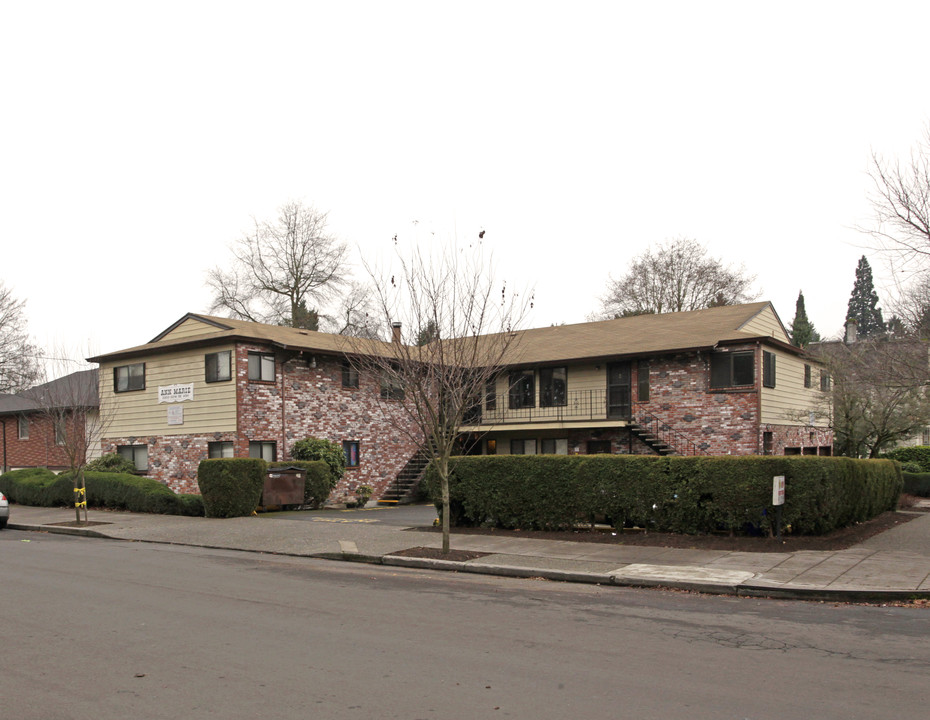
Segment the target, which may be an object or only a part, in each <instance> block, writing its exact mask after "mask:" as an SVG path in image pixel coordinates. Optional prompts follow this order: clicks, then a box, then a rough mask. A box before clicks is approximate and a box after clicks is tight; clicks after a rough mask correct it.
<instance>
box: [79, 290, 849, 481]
mask: <svg viewBox="0 0 930 720" xmlns="http://www.w3.org/2000/svg"><path fill="white" fill-rule="evenodd" d="M391 346H392V344H391V343H381V344H379V345H376V346H375V347H376V348H381V349H382V350H383V352H384V353H385V354H386V355H388V356H390V353H391ZM349 347H351V345H350V344H349V343H347V341H346V339H345V338H342V337H340V336H335V335H329V334H326V333H319V332H313V331H308V330H301V329H296V328H286V327H278V326H272V325H263V324H259V323H250V322H245V321H241V320H232V319H227V318H218V317H211V316H206V315H195V314H189V315H186V316H185V317H183V318H181V319H180V320H179V321H178V322H176V323H174V324H173V325H172V326H171V327H169V328H168V329H166V330H165V331H164V332H162V333H161V334H159V335H158V336H157V337H156V338H154V339H153V340H152V341H151V342H149V343H147V344H145V345H140V346H138V347H134V348H129V349H127V350H121V351H118V352H113V353H108V354H106V355H101V356H98V357H95V358H91V361H92V362H99V363H100V396H101V411H102V412H106V413H107V414H108V415H109V416H112V418H113V421H112V424H111V426H110V431H109V432H108V433H107V435H106V437H105V438H104V440H103V444H104V449H105V450H106V451H117V452H119V453H121V454H122V455H124V456H125V457H127V458H129V459H132V460H133V461H134V462H135V463H136V465H137V467H138V469H139V470H140V472H144V473H145V474H147V475H149V476H151V477H154V478H156V479H158V480H160V481H162V482H164V483H166V484H168V485H169V486H170V487H172V488H173V489H174V490H176V491H181V492H196V491H197V483H196V471H197V465H198V463H199V462H200V461H201V460H203V459H204V458H207V457H247V456H250V455H251V456H258V457H264V458H266V459H274V460H285V461H286V460H288V459H290V454H289V453H290V450H291V447H292V446H293V444H294V442H295V441H297V440H300V439H302V438H304V437H308V436H315V437H323V438H327V439H329V440H332V441H335V442H337V443H340V444H341V445H342V446H343V449H344V451H345V453H346V457H347V459H348V460H349V466H350V467H349V469H348V471H347V472H346V475H345V477H344V478H343V480H342V482H341V485H340V486H339V487H337V489H336V491H335V493H336V495H337V496H338V495H342V494H346V493H350V492H351V491H352V489H354V487H355V486H357V485H359V484H367V485H370V486H372V487H373V488H374V490H375V493H374V497H375V498H378V497H380V496H381V495H382V494H384V492H385V491H386V490H387V489H388V488H389V486H390V485H391V484H392V482H393V481H394V480H395V478H396V477H397V476H398V474H399V473H400V472H401V470H403V469H404V467H405V466H406V465H407V463H408V461H411V460H412V459H413V458H414V457H415V455H416V453H417V448H418V444H419V443H418V440H419V438H418V437H417V435H416V432H415V430H414V429H413V428H412V427H411V426H409V425H407V424H406V421H405V420H404V417H405V416H404V414H403V413H402V412H400V409H399V408H400V406H399V404H398V402H399V401H397V400H392V399H391V394H390V392H385V388H384V387H382V386H381V384H380V380H379V378H376V377H366V376H365V374H364V373H362V374H361V375H360V374H359V373H358V372H357V371H356V370H355V369H354V366H353V365H351V364H350V363H349V362H348V361H347V359H346V357H347V356H346V351H347V348H349ZM506 365H507V367H506V368H505V369H504V371H503V372H501V374H500V375H499V376H498V379H497V381H496V382H495V383H491V384H489V386H488V388H487V392H486V395H485V397H484V398H483V401H482V403H481V408H480V417H479V416H478V415H476V416H473V417H472V418H471V419H470V421H471V422H472V423H473V424H472V425H469V426H468V427H466V428H464V431H465V433H464V436H463V438H464V439H465V442H464V447H465V448H466V451H468V452H473V453H475V452H477V453H489V454H492V453H499V454H507V453H561V454H566V453H597V452H610V453H652V452H678V453H682V454H688V453H694V454H708V455H720V454H728V453H733V454H753V453H759V454H762V453H774V454H783V453H784V454H791V453H797V454H801V453H805V454H830V453H831V452H832V433H831V431H830V429H829V428H828V427H826V426H824V425H823V424H822V423H821V422H820V421H817V420H815V418H814V417H813V415H812V414H811V413H812V411H813V409H814V407H815V404H816V400H817V391H816V389H814V388H813V387H812V384H813V382H812V380H811V378H812V377H813V375H814V373H816V372H818V371H819V366H818V365H817V364H816V363H815V362H814V361H813V360H810V359H809V358H806V357H805V356H804V354H803V352H802V351H801V350H799V349H798V348H795V347H793V346H792V345H791V344H790V342H789V340H788V334H787V333H786V332H785V329H784V326H783V325H782V323H781V321H780V320H779V319H778V316H777V315H776V313H775V310H774V309H773V308H772V306H771V304H769V303H754V304H750V305H740V306H729V307H721V308H712V309H709V310H699V311H695V312H690V313H669V314H662V315H648V316H639V317H632V318H623V319H618V320H608V321H603V322H594V323H582V324H578V325H565V326H554V327H548V328H539V329H534V330H526V331H522V332H519V333H517V335H516V336H515V341H514V342H513V344H512V345H511V350H510V355H509V356H508V360H507V361H506ZM818 389H819V386H818ZM476 410H477V408H476ZM808 420H809V421H808Z"/></svg>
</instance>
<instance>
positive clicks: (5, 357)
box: [0, 282, 41, 393]
mask: <svg viewBox="0 0 930 720" xmlns="http://www.w3.org/2000/svg"><path fill="white" fill-rule="evenodd" d="M25 306H26V303H25V301H24V300H17V299H16V298H15V297H14V296H13V292H12V291H11V290H10V289H9V288H7V287H6V286H5V285H4V284H3V283H2V282H0V393H15V392H19V391H20V390H25V389H26V388H28V387H30V386H32V385H33V384H35V382H36V381H37V380H38V378H39V377H40V374H41V367H40V364H39V360H38V355H39V351H38V349H37V348H36V346H35V345H34V344H33V343H32V341H31V340H30V338H29V335H28V333H27V331H26V316H25V314H24V310H25Z"/></svg>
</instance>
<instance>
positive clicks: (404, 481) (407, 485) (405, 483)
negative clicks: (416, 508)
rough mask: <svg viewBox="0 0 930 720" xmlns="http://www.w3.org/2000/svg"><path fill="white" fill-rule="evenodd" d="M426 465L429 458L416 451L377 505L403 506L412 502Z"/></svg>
mask: <svg viewBox="0 0 930 720" xmlns="http://www.w3.org/2000/svg"><path fill="white" fill-rule="evenodd" d="M427 465H429V457H428V456H427V455H426V454H425V453H424V452H423V451H422V450H418V451H417V453H416V455H414V456H413V457H412V458H410V459H409V460H408V461H407V464H406V465H404V467H403V469H402V470H401V471H400V472H399V473H397V477H396V478H394V482H392V483H391V484H390V485H389V486H388V489H387V490H385V491H384V494H383V495H381V497H380V498H379V499H378V505H403V504H405V503H409V502H412V501H413V498H414V496H415V495H416V492H417V487H418V486H419V484H420V479H421V478H422V477H423V471H424V470H426V466H427Z"/></svg>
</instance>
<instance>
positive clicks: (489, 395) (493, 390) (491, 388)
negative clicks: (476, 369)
mask: <svg viewBox="0 0 930 720" xmlns="http://www.w3.org/2000/svg"><path fill="white" fill-rule="evenodd" d="M484 408H485V410H496V409H497V378H491V379H490V380H488V381H487V383H486V384H485V386H484Z"/></svg>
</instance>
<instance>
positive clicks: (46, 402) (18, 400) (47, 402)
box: [0, 368, 100, 415]
mask: <svg viewBox="0 0 930 720" xmlns="http://www.w3.org/2000/svg"><path fill="white" fill-rule="evenodd" d="M99 405H100V400H99V398H98V396H97V368H91V369H89V370H79V371H78V372H73V373H70V374H68V375H65V376H63V377H60V378H58V379H57V380H51V381H50V382H47V383H42V384H41V385H36V386H35V387H32V388H29V389H28V390H23V391H22V392H20V393H17V394H15V395H9V394H3V395H0V415H9V414H12V413H26V412H36V411H39V410H46V409H50V408H66V407H81V408H93V407H98V406H99Z"/></svg>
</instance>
